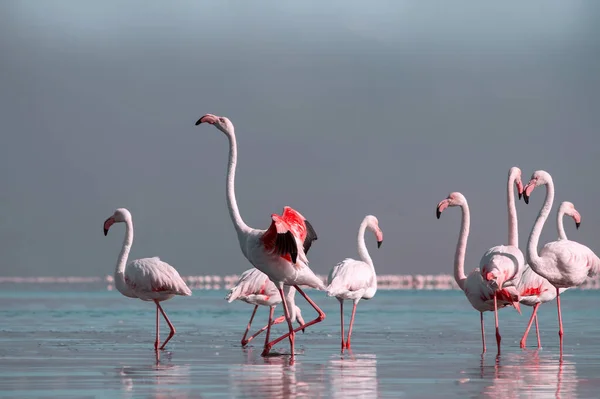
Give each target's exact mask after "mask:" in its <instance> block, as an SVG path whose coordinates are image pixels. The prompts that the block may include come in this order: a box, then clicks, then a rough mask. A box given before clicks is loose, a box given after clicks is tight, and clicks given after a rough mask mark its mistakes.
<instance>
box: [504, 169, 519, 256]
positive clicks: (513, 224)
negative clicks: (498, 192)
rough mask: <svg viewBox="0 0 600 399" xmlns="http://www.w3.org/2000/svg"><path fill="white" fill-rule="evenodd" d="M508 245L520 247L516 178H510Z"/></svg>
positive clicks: (507, 191)
mask: <svg viewBox="0 0 600 399" xmlns="http://www.w3.org/2000/svg"><path fill="white" fill-rule="evenodd" d="M506 193H507V195H508V198H507V200H508V201H507V205H508V245H512V246H514V247H517V248H518V247H519V223H518V221H517V207H516V206H515V176H514V175H513V174H511V175H510V176H508V187H507V189H506Z"/></svg>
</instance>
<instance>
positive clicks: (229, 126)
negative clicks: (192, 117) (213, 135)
mask: <svg viewBox="0 0 600 399" xmlns="http://www.w3.org/2000/svg"><path fill="white" fill-rule="evenodd" d="M201 123H208V124H211V125H214V126H216V128H217V129H219V130H220V131H222V132H223V133H225V134H227V135H230V134H232V133H233V131H234V129H233V123H231V121H230V120H229V119H228V118H226V117H224V116H217V115H213V114H206V115H204V116H203V117H202V118H200V119H198V121H197V122H196V126H198V125H199V124H201Z"/></svg>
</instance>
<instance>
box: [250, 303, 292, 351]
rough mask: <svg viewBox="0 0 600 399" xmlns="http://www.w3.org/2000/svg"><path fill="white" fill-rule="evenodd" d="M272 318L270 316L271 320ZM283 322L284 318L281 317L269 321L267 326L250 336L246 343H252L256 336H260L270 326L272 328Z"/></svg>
mask: <svg viewBox="0 0 600 399" xmlns="http://www.w3.org/2000/svg"><path fill="white" fill-rule="evenodd" d="M273 309H275V307H273ZM272 318H273V316H272V315H271V319H272ZM284 321H285V316H281V317H278V318H276V319H275V320H273V321H270V322H269V324H267V325H266V326H264V327H263V328H261V329H260V330H258V331H257V332H255V333H254V335H252V336H251V337H250V338H248V340H247V341H246V343H248V342H250V341H252V340H253V339H254V338H256V337H257V336H259V335H260V334H262V332H263V331H265V330H268V329H270V327H271V326H274V325H275V324H279V323H283V322H284Z"/></svg>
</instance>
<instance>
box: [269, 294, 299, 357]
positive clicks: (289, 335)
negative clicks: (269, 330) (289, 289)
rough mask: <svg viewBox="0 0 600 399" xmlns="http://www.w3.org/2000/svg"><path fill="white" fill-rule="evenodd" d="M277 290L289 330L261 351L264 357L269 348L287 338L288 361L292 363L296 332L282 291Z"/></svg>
mask: <svg viewBox="0 0 600 399" xmlns="http://www.w3.org/2000/svg"><path fill="white" fill-rule="evenodd" d="M277 289H278V290H279V295H281V303H282V304H283V311H284V313H285V319H286V320H287V323H288V328H289V332H288V333H287V334H284V335H282V336H281V337H279V338H277V339H276V340H274V341H272V342H269V343H268V344H266V345H265V349H264V350H263V353H262V355H263V356H266V355H267V354H268V353H269V352H270V351H271V348H272V347H273V345H275V344H276V343H278V342H279V341H281V340H282V339H285V338H289V340H290V350H291V353H290V354H291V359H290V361H293V359H294V338H295V335H296V331H294V327H293V326H292V320H291V318H290V312H289V310H288V306H287V301H286V300H285V294H284V293H283V289H282V288H280V287H277Z"/></svg>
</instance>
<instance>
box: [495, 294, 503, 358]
mask: <svg viewBox="0 0 600 399" xmlns="http://www.w3.org/2000/svg"><path fill="white" fill-rule="evenodd" d="M494 317H495V318H496V343H497V344H498V354H500V341H501V340H502V337H501V336H500V328H499V327H498V302H497V298H496V295H495V294H494Z"/></svg>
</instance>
